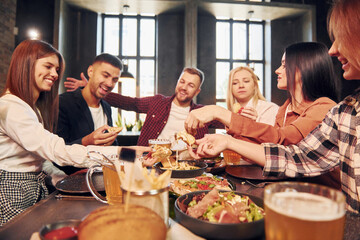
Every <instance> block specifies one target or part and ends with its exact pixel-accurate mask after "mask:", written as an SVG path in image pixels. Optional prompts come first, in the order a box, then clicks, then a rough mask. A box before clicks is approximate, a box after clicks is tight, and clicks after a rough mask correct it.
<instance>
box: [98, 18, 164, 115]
mask: <svg viewBox="0 0 360 240" xmlns="http://www.w3.org/2000/svg"><path fill="white" fill-rule="evenodd" d="M106 18H118V19H119V46H118V49H119V52H118V55H116V56H117V57H119V58H120V59H121V60H122V61H124V60H127V61H129V60H135V61H136V70H135V74H134V72H132V73H133V74H134V76H136V77H135V80H136V96H135V97H140V87H141V86H140V82H141V79H140V76H141V75H140V72H141V69H140V68H141V64H140V62H141V61H142V60H152V61H154V71H153V72H154V86H153V87H154V88H153V89H154V94H156V93H157V71H156V69H157V64H158V62H157V42H158V36H157V34H158V28H157V16H156V15H155V16H146V15H141V14H137V15H127V14H126V15H124V14H106V13H103V14H101V52H104V39H105V36H104V35H105V19H106ZM124 19H136V24H137V30H136V31H137V32H136V55H124V54H123V52H122V51H123V49H122V47H123V41H122V37H123V34H122V32H123V31H122V29H123V21H124ZM143 19H152V20H154V55H153V56H141V54H140V52H141V51H140V44H141V39H140V38H141V34H140V31H141V30H140V27H141V20H143ZM130 72H131V71H130ZM117 92H118V93H120V94H121V92H119V90H117ZM121 111H122V110H121V109H118V112H119V113H120V114H121ZM121 116H122V114H121ZM139 117H140V114H139V113H136V117H135V120H136V121H138V120H139Z"/></svg>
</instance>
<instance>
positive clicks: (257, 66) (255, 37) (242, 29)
mask: <svg viewBox="0 0 360 240" xmlns="http://www.w3.org/2000/svg"><path fill="white" fill-rule="evenodd" d="M264 28H265V22H264V21H249V20H234V19H218V20H217V23H216V104H217V105H220V106H223V107H225V108H226V94H227V86H228V79H229V72H230V70H231V69H233V68H235V67H238V66H249V67H251V68H253V69H254V72H255V74H256V75H257V76H258V77H259V79H260V82H259V87H260V90H261V91H263V90H264V85H263V82H264V69H265V56H264V55H265V49H264V46H265V45H264V44H265V43H264Z"/></svg>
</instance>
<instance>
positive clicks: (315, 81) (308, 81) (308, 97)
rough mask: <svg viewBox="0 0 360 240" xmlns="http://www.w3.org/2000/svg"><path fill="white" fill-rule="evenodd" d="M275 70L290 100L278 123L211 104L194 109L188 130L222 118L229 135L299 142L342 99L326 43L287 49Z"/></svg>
mask: <svg viewBox="0 0 360 240" xmlns="http://www.w3.org/2000/svg"><path fill="white" fill-rule="evenodd" d="M275 73H276V74H277V75H278V79H277V81H278V84H277V87H278V88H279V89H283V90H287V92H288V99H287V100H286V101H285V103H284V104H283V105H282V106H281V107H280V109H279V111H278V113H277V115H276V122H275V125H274V126H271V125H268V124H264V123H260V122H256V121H254V120H253V119H251V118H248V117H246V116H245V115H243V114H240V115H239V114H235V113H232V112H231V111H229V110H227V109H225V108H222V107H220V106H216V105H210V106H205V107H203V108H201V109H196V110H193V111H191V112H190V114H189V116H188V118H187V120H186V121H185V128H186V130H187V131H188V132H190V133H192V132H194V131H196V129H197V128H199V127H202V126H203V125H204V124H205V123H207V122H209V121H212V120H218V121H220V122H222V123H223V124H225V125H226V126H227V127H228V134H230V135H232V136H233V137H235V138H238V139H244V140H246V141H249V142H255V143H263V142H272V143H280V144H283V145H288V144H296V143H298V142H299V141H300V140H302V139H303V138H304V137H305V136H306V135H307V134H309V133H310V132H311V131H312V130H313V129H314V128H315V127H316V126H317V125H318V124H319V123H321V121H322V119H323V118H324V116H325V114H326V113H327V112H328V111H329V110H330V109H331V108H332V107H333V106H335V105H336V102H337V101H338V94H337V85H338V80H337V78H336V77H335V74H334V70H333V63H332V61H331V58H330V56H329V55H328V49H327V47H326V46H325V45H323V44H321V43H316V42H306V43H297V44H293V45H290V46H289V47H287V48H286V50H285V53H284V55H283V58H282V60H281V66H280V67H279V68H278V69H277V70H276V71H275Z"/></svg>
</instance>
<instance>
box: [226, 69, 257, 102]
mask: <svg viewBox="0 0 360 240" xmlns="http://www.w3.org/2000/svg"><path fill="white" fill-rule="evenodd" d="M232 94H233V96H234V98H235V99H236V100H237V101H238V102H239V103H240V104H241V103H243V104H246V103H247V102H249V101H250V99H251V98H252V97H253V96H254V94H255V83H254V79H253V78H252V75H251V73H250V72H248V71H246V70H240V71H238V72H236V73H235V74H234V78H233V80H232Z"/></svg>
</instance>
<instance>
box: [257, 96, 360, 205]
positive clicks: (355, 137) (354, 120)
mask: <svg viewBox="0 0 360 240" xmlns="http://www.w3.org/2000/svg"><path fill="white" fill-rule="evenodd" d="M359 99H360V93H359V92H358V93H357V94H356V95H354V96H350V97H347V98H346V99H345V100H344V101H343V102H341V103H340V104H338V105H337V106H335V107H333V108H332V109H331V110H330V112H329V113H328V114H327V115H326V117H325V119H324V120H323V122H322V123H321V124H320V125H319V126H318V127H317V128H316V129H314V130H313V131H312V132H311V133H310V134H309V135H308V136H307V137H306V138H304V139H303V140H302V141H301V142H299V143H298V144H297V145H289V146H286V147H285V146H282V145H278V144H270V143H266V144H263V146H264V147H265V154H266V161H265V166H264V175H272V176H283V175H286V176H289V177H299V176H317V175H320V174H323V173H325V172H327V171H330V170H332V169H333V168H334V167H335V166H336V165H338V164H340V169H341V184H342V190H343V192H344V193H345V195H346V198H347V205H348V209H349V210H350V211H355V212H359V211H360V141H359V137H360V104H359Z"/></svg>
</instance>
